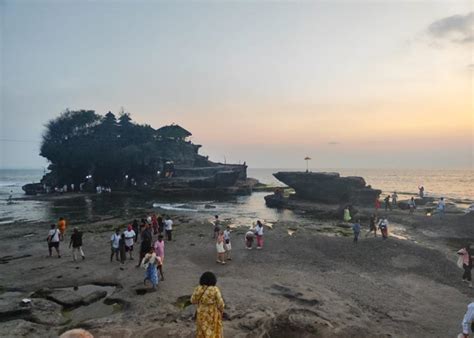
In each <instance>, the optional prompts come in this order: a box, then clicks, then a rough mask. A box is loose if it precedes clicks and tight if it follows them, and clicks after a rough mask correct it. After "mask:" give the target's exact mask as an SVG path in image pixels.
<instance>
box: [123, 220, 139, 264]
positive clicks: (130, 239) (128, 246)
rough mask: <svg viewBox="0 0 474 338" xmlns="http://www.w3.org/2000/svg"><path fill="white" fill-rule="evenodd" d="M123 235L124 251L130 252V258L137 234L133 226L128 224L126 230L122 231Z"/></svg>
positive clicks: (131, 257)
mask: <svg viewBox="0 0 474 338" xmlns="http://www.w3.org/2000/svg"><path fill="white" fill-rule="evenodd" d="M123 234H124V235H125V252H128V253H129V254H130V260H132V259H133V256H132V253H133V244H134V241H135V239H136V238H137V235H136V233H135V231H134V230H133V226H132V225H129V226H128V227H127V230H125V231H124V232H123Z"/></svg>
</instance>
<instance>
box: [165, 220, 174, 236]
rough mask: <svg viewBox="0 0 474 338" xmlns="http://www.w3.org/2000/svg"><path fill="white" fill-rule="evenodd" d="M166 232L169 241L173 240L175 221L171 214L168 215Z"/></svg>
mask: <svg viewBox="0 0 474 338" xmlns="http://www.w3.org/2000/svg"><path fill="white" fill-rule="evenodd" d="M165 232H166V237H167V239H168V241H171V240H172V232H173V221H172V220H171V218H170V217H169V216H166V220H165Z"/></svg>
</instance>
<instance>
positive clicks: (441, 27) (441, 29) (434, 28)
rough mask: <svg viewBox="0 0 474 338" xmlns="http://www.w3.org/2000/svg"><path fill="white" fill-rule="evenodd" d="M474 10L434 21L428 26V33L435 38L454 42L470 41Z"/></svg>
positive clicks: (472, 40) (473, 37) (473, 39)
mask: <svg viewBox="0 0 474 338" xmlns="http://www.w3.org/2000/svg"><path fill="white" fill-rule="evenodd" d="M473 28H474V12H470V13H467V14H466V15H452V16H448V17H446V18H443V19H439V20H436V21H434V22H433V23H431V24H430V25H429V26H428V34H429V35H430V36H431V37H432V38H434V39H437V40H448V41H451V42H455V43H461V44H464V43H472V42H474V36H473Z"/></svg>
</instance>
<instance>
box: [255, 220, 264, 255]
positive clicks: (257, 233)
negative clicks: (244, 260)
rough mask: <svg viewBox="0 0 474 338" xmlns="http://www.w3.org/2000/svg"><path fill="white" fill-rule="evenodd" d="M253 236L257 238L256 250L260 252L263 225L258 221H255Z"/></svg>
mask: <svg viewBox="0 0 474 338" xmlns="http://www.w3.org/2000/svg"><path fill="white" fill-rule="evenodd" d="M255 236H256V237H257V250H260V249H262V248H263V224H262V222H260V221H257V226H256V227H255Z"/></svg>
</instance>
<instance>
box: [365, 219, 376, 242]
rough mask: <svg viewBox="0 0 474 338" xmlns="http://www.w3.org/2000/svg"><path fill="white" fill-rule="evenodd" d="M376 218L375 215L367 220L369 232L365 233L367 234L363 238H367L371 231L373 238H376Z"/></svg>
mask: <svg viewBox="0 0 474 338" xmlns="http://www.w3.org/2000/svg"><path fill="white" fill-rule="evenodd" d="M376 223H377V216H375V214H372V216H370V220H369V231H368V232H367V234H366V235H365V237H367V236H368V235H369V234H370V233H371V232H372V231H373V232H374V237H377V225H376Z"/></svg>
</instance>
